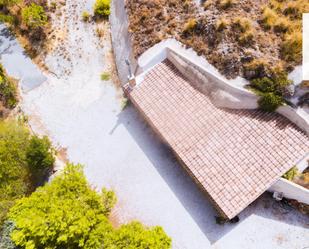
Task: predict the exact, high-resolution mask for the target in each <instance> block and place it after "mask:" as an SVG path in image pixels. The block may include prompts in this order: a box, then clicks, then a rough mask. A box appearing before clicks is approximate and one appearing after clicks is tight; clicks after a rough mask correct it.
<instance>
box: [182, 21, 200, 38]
mask: <svg viewBox="0 0 309 249" xmlns="http://www.w3.org/2000/svg"><path fill="white" fill-rule="evenodd" d="M196 26H197V21H196V19H194V18H191V19H189V20H188V21H187V22H186V23H185V26H184V28H183V33H184V34H188V33H191V32H193V31H194V29H195V28H196Z"/></svg>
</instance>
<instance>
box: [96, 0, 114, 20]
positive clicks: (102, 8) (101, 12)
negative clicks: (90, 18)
mask: <svg viewBox="0 0 309 249" xmlns="http://www.w3.org/2000/svg"><path fill="white" fill-rule="evenodd" d="M110 5H111V1H110V0H96V2H95V5H94V14H95V15H96V16H99V17H108V16H109V14H110V13H111V11H110Z"/></svg>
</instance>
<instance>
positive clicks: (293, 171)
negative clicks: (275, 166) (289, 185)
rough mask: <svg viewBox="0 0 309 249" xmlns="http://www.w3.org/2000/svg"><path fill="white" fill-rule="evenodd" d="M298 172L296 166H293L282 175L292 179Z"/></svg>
mask: <svg viewBox="0 0 309 249" xmlns="http://www.w3.org/2000/svg"><path fill="white" fill-rule="evenodd" d="M298 174H299V172H298V169H297V167H296V166H294V167H293V168H291V169H290V170H289V171H288V172H286V173H285V174H284V175H283V176H282V177H283V178H285V179H287V180H289V181H292V180H293V179H294V178H295V177H296V176H297V175H298Z"/></svg>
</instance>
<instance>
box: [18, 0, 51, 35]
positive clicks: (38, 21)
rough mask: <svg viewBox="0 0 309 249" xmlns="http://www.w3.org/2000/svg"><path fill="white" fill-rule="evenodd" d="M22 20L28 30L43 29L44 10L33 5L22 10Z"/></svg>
mask: <svg viewBox="0 0 309 249" xmlns="http://www.w3.org/2000/svg"><path fill="white" fill-rule="evenodd" d="M21 15H22V20H23V22H24V23H25V25H26V26H27V27H28V28H30V29H35V28H39V27H43V26H45V25H46V24H47V19H48V18H47V15H46V13H45V11H44V8H43V7H42V6H40V5H37V4H35V3H31V5H29V6H27V7H25V8H23V9H22V13H21Z"/></svg>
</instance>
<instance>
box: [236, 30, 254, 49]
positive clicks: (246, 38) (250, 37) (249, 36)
mask: <svg viewBox="0 0 309 249" xmlns="http://www.w3.org/2000/svg"><path fill="white" fill-rule="evenodd" d="M238 42H239V44H240V45H242V46H249V45H252V44H253V42H254V34H253V31H250V30H249V31H246V32H244V33H242V34H241V35H240V36H239V37H238Z"/></svg>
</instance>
